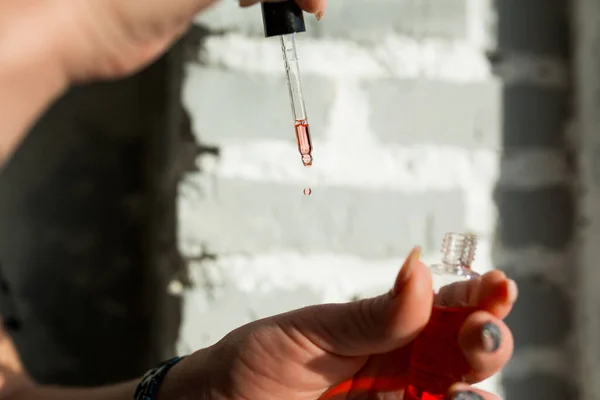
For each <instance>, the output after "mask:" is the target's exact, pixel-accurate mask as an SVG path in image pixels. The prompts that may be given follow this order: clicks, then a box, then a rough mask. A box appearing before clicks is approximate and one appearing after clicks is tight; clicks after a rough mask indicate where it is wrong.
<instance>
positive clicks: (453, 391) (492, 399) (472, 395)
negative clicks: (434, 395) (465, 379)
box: [448, 383, 500, 400]
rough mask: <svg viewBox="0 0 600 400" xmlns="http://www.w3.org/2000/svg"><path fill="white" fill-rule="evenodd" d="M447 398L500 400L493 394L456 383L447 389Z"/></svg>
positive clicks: (455, 399)
mask: <svg viewBox="0 0 600 400" xmlns="http://www.w3.org/2000/svg"><path fill="white" fill-rule="evenodd" d="M448 399H449V400H500V398H499V397H498V396H496V395H495V394H492V393H489V392H486V391H484V390H479V389H475V388H472V387H470V386H468V385H465V384H464V383H457V384H456V385H454V386H452V387H451V388H450V390H449V391H448Z"/></svg>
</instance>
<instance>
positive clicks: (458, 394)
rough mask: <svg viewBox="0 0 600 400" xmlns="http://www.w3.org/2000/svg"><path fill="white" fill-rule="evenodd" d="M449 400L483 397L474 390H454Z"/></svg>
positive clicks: (478, 398)
mask: <svg viewBox="0 0 600 400" xmlns="http://www.w3.org/2000/svg"><path fill="white" fill-rule="evenodd" d="M450 400H483V397H481V396H480V395H478V394H477V393H474V392H455V393H453V394H452V397H451V398H450Z"/></svg>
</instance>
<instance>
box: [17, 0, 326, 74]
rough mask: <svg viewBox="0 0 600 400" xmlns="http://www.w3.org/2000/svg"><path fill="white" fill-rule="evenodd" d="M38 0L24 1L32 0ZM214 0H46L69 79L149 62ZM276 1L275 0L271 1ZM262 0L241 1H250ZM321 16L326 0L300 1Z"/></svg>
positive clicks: (243, 2)
mask: <svg viewBox="0 0 600 400" xmlns="http://www.w3.org/2000/svg"><path fill="white" fill-rule="evenodd" d="M32 1H37V0H26V1H24V2H30V3H31V2H32ZM215 1H216V0H168V1H165V0H145V1H122V0H86V1H69V2H54V1H49V2H46V3H45V5H46V7H50V8H51V12H50V13H49V15H54V16H55V17H56V19H57V20H59V21H60V22H59V23H58V24H54V25H55V28H56V29H58V33H59V39H58V43H57V45H58V47H60V48H61V50H60V53H61V54H62V58H63V60H64V67H65V70H66V73H67V76H68V80H69V81H71V82H72V81H82V80H90V79H107V78H117V77H120V76H123V75H127V74H130V73H132V72H135V71H136V70H138V69H140V68H141V67H143V66H145V65H147V64H148V63H150V62H151V61H152V60H154V59H155V58H157V57H158V56H159V55H160V54H161V53H163V52H164V51H165V50H166V49H167V48H168V47H169V46H170V45H171V44H172V43H173V42H174V41H175V40H176V39H177V38H178V37H179V36H180V35H181V34H182V33H183V32H185V30H186V29H187V28H188V26H189V25H190V23H191V21H192V19H193V17H194V16H195V15H196V14H197V13H199V12H200V11H202V10H204V9H206V8H207V7H209V6H210V5H212V4H213V3H215ZM267 1H277V0H267ZM257 2H258V0H241V3H240V5H241V6H249V5H252V4H254V3H257ZM298 4H299V5H300V6H301V7H302V8H303V9H304V10H305V11H307V12H310V13H316V14H317V15H319V16H321V15H322V14H323V12H324V10H325V0H298Z"/></svg>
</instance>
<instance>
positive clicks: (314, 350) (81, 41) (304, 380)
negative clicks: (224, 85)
mask: <svg viewBox="0 0 600 400" xmlns="http://www.w3.org/2000/svg"><path fill="white" fill-rule="evenodd" d="M213 2H214V0H169V1H164V0H144V1H141V0H139V1H138V0H131V1H122V0H86V1H57V0H2V1H1V2H0V48H2V52H0V87H1V88H2V90H0V121H2V126H3V131H2V136H1V137H0V162H5V161H6V160H7V159H8V158H9V157H10V156H11V155H12V153H13V152H14V151H15V149H16V148H17V146H18V145H19V143H20V141H21V140H22V138H23V136H24V135H25V133H26V132H27V129H28V128H29V127H30V126H31V125H32V124H33V123H34V122H35V120H36V118H37V117H38V116H39V115H40V114H41V113H42V112H43V111H44V110H45V109H46V108H47V107H48V106H49V104H51V103H52V101H53V100H55V99H56V98H57V97H59V96H60V95H61V94H62V93H63V92H64V91H65V90H66V89H67V88H68V87H69V86H71V85H73V84H78V83H82V82H89V81H94V80H106V79H114V78H119V77H123V76H126V75H129V74H132V73H134V72H136V71H138V70H139V69H140V68H142V67H144V66H145V65H147V64H148V63H150V62H151V61H152V60H154V59H156V58H157V57H158V56H159V55H160V54H161V53H162V52H164V51H165V50H167V49H168V47H169V46H170V45H171V44H172V43H173V42H174V41H175V40H176V39H177V38H178V37H179V36H180V35H181V34H182V33H183V32H184V31H185V30H186V28H187V27H188V26H189V24H190V21H191V20H192V18H193V16H194V15H195V14H196V13H198V12H201V11H202V10H204V9H206V8H207V7H209V6H210V5H211V4H212V3H213ZM255 3H257V1H254V0H242V2H241V5H242V6H252V5H254V4H255ZM298 3H299V4H300V6H301V7H302V8H303V9H304V10H305V11H307V12H309V13H313V14H315V16H316V17H317V19H320V18H321V17H323V14H324V12H325V1H324V0H298ZM32 27H36V29H32ZM40 66H43V68H40ZM234 95H235V93H232V96H234ZM390 284H392V283H390ZM431 293H432V283H431V275H430V273H429V271H428V270H427V268H426V266H425V265H424V264H423V263H422V262H420V261H419V260H418V251H417V250H415V251H413V252H411V254H410V256H409V257H408V258H407V261H406V262H405V263H404V265H403V267H402V269H401V271H400V272H399V275H398V278H397V280H396V282H395V284H393V289H392V290H391V291H390V292H389V293H386V294H384V295H381V296H379V297H376V298H372V299H366V300H361V301H357V302H350V303H345V304H330V305H320V306H313V307H308V308H304V309H301V310H296V311H292V312H290V313H287V314H283V315H278V316H274V317H271V318H266V319H263V320H259V321H255V322H253V323H250V324H247V325H245V326H242V327H240V328H238V329H236V330H235V331H233V332H231V333H230V334H228V335H227V336H226V337H225V338H223V340H221V341H220V342H218V343H217V344H215V345H214V346H211V347H209V348H206V349H202V350H199V351H197V352H195V353H194V354H192V355H190V357H188V358H186V359H185V360H184V361H182V362H181V363H179V364H177V365H176V366H175V367H174V368H173V369H172V370H171V372H170V373H169V374H168V375H167V377H166V379H165V381H164V383H163V385H162V386H161V390H160V393H159V397H158V398H159V400H161V399H169V400H178V399H181V400H186V399H215V400H225V399H228V400H229V399H231V400H233V399H240V400H244V399H249V400H253V399H261V400H280V399H290V400H314V399H318V398H320V397H321V396H324V397H322V398H328V399H348V400H349V399H379V400H387V399H390V400H391V399H400V398H401V396H402V392H403V390H404V388H405V385H406V377H407V376H406V373H407V366H408V362H409V358H408V355H409V350H410V344H411V342H412V341H413V340H414V338H415V337H416V336H417V335H418V333H419V332H420V331H421V330H422V329H423V327H424V326H425V324H426V323H427V321H428V319H429V316H430V312H431V306H432V295H431ZM465 293H466V294H467V295H468V298H469V301H470V302H471V305H472V306H473V307H475V308H476V309H477V311H476V312H474V313H473V314H472V315H470V316H469V317H468V318H467V320H466V322H465V324H464V325H463V327H462V329H461V332H460V335H459V343H458V344H457V345H459V346H460V348H461V349H462V350H463V353H464V355H465V357H466V359H467V360H468V361H469V363H470V365H471V367H472V371H471V373H470V375H469V376H468V383H475V382H479V381H481V380H483V379H486V378H488V377H490V376H492V375H493V374H495V373H496V372H498V371H499V370H500V369H501V368H502V367H503V366H504V365H505V364H506V362H507V361H508V360H509V359H510V356H511V354H512V350H513V339H512V335H511V332H510V331H509V329H508V328H507V327H506V325H505V324H504V322H502V320H503V319H504V318H505V317H506V316H507V315H508V313H509V312H510V310H511V308H512V305H513V303H514V301H515V300H516V296H517V293H516V286H515V285H514V282H512V281H510V280H508V279H507V278H506V276H504V274H503V273H502V272H499V271H494V272H491V273H489V274H487V275H485V276H484V277H483V278H481V279H479V280H476V281H473V282H466V283H463V284H461V285H458V286H456V287H454V289H453V292H452V293H449V294H445V295H447V296H450V298H452V297H453V296H463V297H464V296H465ZM490 322H491V323H492V324H494V325H495V326H496V327H497V328H498V330H499V332H500V334H501V342H500V344H499V347H498V348H497V349H496V350H495V351H489V349H486V347H485V345H486V342H485V340H484V336H483V335H482V329H483V327H484V324H487V323H490ZM381 378H385V379H383V380H382V379H381ZM390 378H393V379H390ZM382 382H384V384H383V383H382ZM137 384H138V380H135V381H131V382H126V383H123V384H121V385H116V386H112V387H104V388H97V389H72V388H70V389H66V388H54V387H47V386H41V385H38V384H36V383H35V382H34V381H33V380H32V379H31V378H29V377H28V375H27V372H26V371H25V370H24V368H23V366H22V364H21V362H20V360H19V357H18V353H17V352H16V350H15V348H14V345H13V343H12V341H11V339H10V337H9V336H8V335H7V334H6V333H5V332H0V399H11V400H29V399H32V400H33V399H35V400H53V399H57V400H58V399H61V400H63V399H67V400H69V399H74V400H79V399H81V400H84V399H85V400H90V399H91V400H100V399H111V400H119V399H123V400H125V399H128V400H129V399H131V398H132V393H133V391H134V389H135V387H136V385H137ZM462 385H463V386H456V387H455V388H453V390H454V389H457V390H463V389H465V388H464V384H462ZM349 389H351V390H349ZM478 393H479V394H480V395H481V396H483V398H484V399H486V400H492V399H496V397H495V396H494V395H492V394H489V393H483V392H481V391H478Z"/></svg>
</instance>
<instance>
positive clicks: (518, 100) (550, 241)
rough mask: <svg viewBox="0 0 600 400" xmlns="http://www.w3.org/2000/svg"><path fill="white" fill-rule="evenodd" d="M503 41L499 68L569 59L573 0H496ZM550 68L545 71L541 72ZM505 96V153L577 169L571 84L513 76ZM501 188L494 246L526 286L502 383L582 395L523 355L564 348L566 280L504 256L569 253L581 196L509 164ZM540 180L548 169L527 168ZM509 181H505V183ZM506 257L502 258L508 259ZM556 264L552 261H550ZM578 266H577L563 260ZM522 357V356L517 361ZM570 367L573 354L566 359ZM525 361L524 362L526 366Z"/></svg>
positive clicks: (518, 395) (516, 394) (514, 399)
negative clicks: (570, 128)
mask: <svg viewBox="0 0 600 400" xmlns="http://www.w3.org/2000/svg"><path fill="white" fill-rule="evenodd" d="M496 8H497V12H498V17H499V20H498V48H497V52H495V53H494V54H491V56H490V57H491V60H492V62H493V63H494V64H495V65H496V67H498V66H499V65H502V64H504V63H506V64H509V63H510V61H511V55H514V54H524V55H529V56H533V57H535V56H543V57H551V58H552V59H555V60H557V61H559V62H560V61H564V62H568V60H569V58H570V54H569V53H570V44H569V39H570V38H569V2H568V0H529V1H522V0H498V1H496ZM543 73H544V71H543V70H540V74H543ZM503 96H504V101H503V113H504V116H503V147H504V155H503V158H504V160H507V159H509V158H511V157H512V156H516V155H521V156H523V155H525V156H526V155H527V154H532V153H531V152H534V151H535V152H540V151H544V152H548V153H550V152H555V153H557V154H559V155H560V156H561V158H562V159H563V161H564V162H565V164H566V165H568V166H569V168H570V169H571V171H570V172H571V173H572V174H573V175H575V174H576V171H575V170H574V167H571V166H572V165H574V154H573V153H572V151H571V150H570V149H569V144H568V142H567V138H566V126H567V122H568V120H569V118H570V109H569V108H570V90H569V88H557V87H552V86H551V85H550V84H547V85H545V84H542V83H539V82H538V83H532V82H525V81H522V82H511V83H508V84H507V85H506V86H505V89H504V94H503ZM501 173H502V176H501V178H500V182H502V183H500V184H499V185H498V186H497V188H496V193H495V197H496V203H497V206H498V211H499V218H500V219H499V225H498V227H499V228H498V232H497V238H496V241H495V242H496V244H497V245H496V247H495V249H494V257H495V259H494V261H495V264H496V265H497V266H498V267H499V268H503V269H504V270H506V271H507V273H508V275H509V276H511V277H513V278H514V279H515V280H516V281H517V283H518V285H519V289H520V294H519V296H520V297H519V301H518V303H517V305H516V306H515V309H514V311H513V313H512V314H511V315H510V316H509V318H508V320H507V322H508V324H509V326H510V327H511V328H512V329H513V332H514V334H515V342H516V348H515V357H514V360H513V363H512V364H509V366H508V367H507V368H506V372H505V374H504V380H503V386H504V389H505V393H506V399H507V400H530V399H544V400H564V399H576V398H577V389H576V388H575V387H574V386H573V385H572V383H571V382H570V380H569V377H565V376H556V375H552V374H550V373H548V372H543V371H540V372H539V373H534V372H531V373H529V374H522V373H521V372H519V371H521V370H522V368H523V367H525V365H524V364H523V363H527V360H523V359H522V358H520V356H521V355H523V354H525V352H526V351H527V350H533V349H540V350H544V349H550V350H553V349H556V350H561V349H563V348H564V346H565V344H566V341H567V338H568V335H570V334H571V333H572V332H571V329H572V327H573V323H572V318H573V315H574V313H573V308H572V307H573V303H572V300H571V299H569V298H568V296H567V295H566V293H565V292H566V290H565V288H564V287H560V286H559V285H558V284H557V283H556V282H552V281H551V280H549V279H548V276H547V275H545V274H544V273H541V274H536V273H528V272H527V270H528V269H531V270H535V271H543V270H544V267H546V266H545V265H535V264H536V263H540V262H543V261H542V260H541V259H540V258H539V257H526V260H527V261H526V262H529V263H530V264H529V265H527V264H523V263H522V262H523V259H522V258H521V257H508V258H507V257H505V256H506V255H507V254H519V252H521V254H523V252H524V251H526V250H531V249H536V248H537V249H543V250H542V251H543V252H545V253H547V254H565V253H567V252H568V251H569V246H570V245H571V244H572V241H573V240H574V231H575V215H576V214H575V199H574V194H573V188H572V187H570V186H569V185H567V184H556V185H544V186H537V187H514V186H513V187H511V186H510V181H509V178H508V177H506V176H505V175H506V171H501ZM523 173H525V174H528V175H529V177H530V178H532V180H535V178H536V177H537V176H539V175H540V173H541V174H542V175H544V176H546V175H547V172H546V171H535V170H533V171H532V170H527V171H523ZM503 182H506V183H503ZM507 259H518V260H519V265H507V264H506V260H507ZM503 263H504V264H503ZM547 267H550V266H547ZM564 268H566V269H568V270H569V272H568V273H572V271H573V269H572V266H571V265H564ZM519 360H521V361H519ZM561 361H562V364H563V365H564V366H565V368H564V370H565V371H569V370H571V368H569V365H572V366H573V367H574V366H575V361H576V360H574V359H565V360H561ZM525 368H526V367H525Z"/></svg>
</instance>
